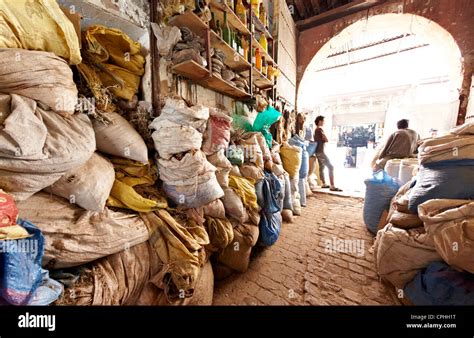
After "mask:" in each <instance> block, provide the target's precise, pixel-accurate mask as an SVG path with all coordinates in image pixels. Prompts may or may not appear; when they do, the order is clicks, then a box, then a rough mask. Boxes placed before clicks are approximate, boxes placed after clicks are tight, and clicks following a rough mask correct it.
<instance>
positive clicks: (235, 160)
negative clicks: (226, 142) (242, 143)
mask: <svg viewBox="0 0 474 338" xmlns="http://www.w3.org/2000/svg"><path fill="white" fill-rule="evenodd" d="M227 159H228V160H229V161H230V163H231V164H232V165H242V164H244V151H243V150H242V148H240V147H237V146H235V145H232V146H230V147H229V148H228V149H227Z"/></svg>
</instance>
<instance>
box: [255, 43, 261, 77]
mask: <svg viewBox="0 0 474 338" xmlns="http://www.w3.org/2000/svg"><path fill="white" fill-rule="evenodd" d="M255 68H257V69H258V71H259V72H261V71H262V54H260V49H259V48H257V50H256V52H255Z"/></svg>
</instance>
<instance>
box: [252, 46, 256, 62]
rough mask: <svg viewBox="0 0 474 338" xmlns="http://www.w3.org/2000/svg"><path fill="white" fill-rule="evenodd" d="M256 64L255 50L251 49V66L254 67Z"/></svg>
mask: <svg viewBox="0 0 474 338" xmlns="http://www.w3.org/2000/svg"><path fill="white" fill-rule="evenodd" d="M256 63H257V58H256V57H255V48H252V66H254V67H255V65H256Z"/></svg>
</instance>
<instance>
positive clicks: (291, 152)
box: [280, 143, 301, 178]
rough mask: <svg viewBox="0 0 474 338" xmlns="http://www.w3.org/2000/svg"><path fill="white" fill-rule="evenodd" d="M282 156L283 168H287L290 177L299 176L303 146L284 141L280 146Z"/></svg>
mask: <svg viewBox="0 0 474 338" xmlns="http://www.w3.org/2000/svg"><path fill="white" fill-rule="evenodd" d="M280 157H281V161H282V162H283V168H285V170H286V171H287V172H288V174H289V175H290V177H291V178H295V177H298V176H299V172H300V167H301V148H299V147H297V146H290V145H289V144H288V143H284V144H283V145H282V147H281V148H280Z"/></svg>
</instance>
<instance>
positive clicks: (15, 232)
mask: <svg viewBox="0 0 474 338" xmlns="http://www.w3.org/2000/svg"><path fill="white" fill-rule="evenodd" d="M17 217H18V209H17V206H16V205H15V202H14V201H13V197H12V196H10V195H8V194H6V193H5V192H3V191H1V190H0V220H1V223H0V248H1V250H0V262H1V263H0V264H1V265H0V271H1V273H0V304H5V303H6V304H12V305H49V304H50V303H52V302H54V301H55V300H56V299H57V298H58V297H59V296H60V295H61V293H62V287H61V284H59V283H58V282H56V281H55V280H53V279H50V278H49V273H48V271H47V270H44V269H42V268H41V260H42V258H43V253H44V242H45V239H44V237H43V234H42V233H41V231H40V230H39V229H38V228H37V227H36V226H35V225H33V224H32V223H30V222H28V221H25V220H21V219H17Z"/></svg>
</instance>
